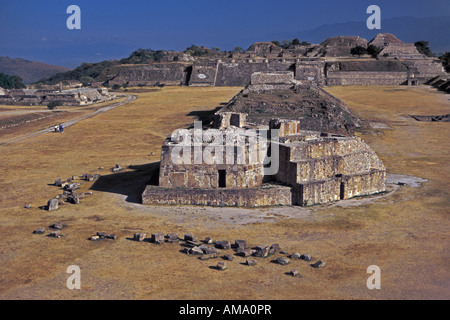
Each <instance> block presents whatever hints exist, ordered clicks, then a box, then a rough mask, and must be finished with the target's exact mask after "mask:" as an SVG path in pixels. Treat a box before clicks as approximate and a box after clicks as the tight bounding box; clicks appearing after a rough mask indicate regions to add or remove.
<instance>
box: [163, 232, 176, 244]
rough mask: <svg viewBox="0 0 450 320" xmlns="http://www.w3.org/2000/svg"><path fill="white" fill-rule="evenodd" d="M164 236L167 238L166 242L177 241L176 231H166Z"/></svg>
mask: <svg viewBox="0 0 450 320" xmlns="http://www.w3.org/2000/svg"><path fill="white" fill-rule="evenodd" d="M166 238H167V240H166V241H167V242H168V243H175V242H178V234H176V233H168V234H167V235H166Z"/></svg>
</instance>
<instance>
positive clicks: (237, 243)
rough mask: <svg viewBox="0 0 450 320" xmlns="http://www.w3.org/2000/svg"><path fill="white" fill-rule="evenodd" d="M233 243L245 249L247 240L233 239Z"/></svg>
mask: <svg viewBox="0 0 450 320" xmlns="http://www.w3.org/2000/svg"><path fill="white" fill-rule="evenodd" d="M234 245H235V247H236V248H242V249H247V241H245V240H242V239H237V240H235V241H234Z"/></svg>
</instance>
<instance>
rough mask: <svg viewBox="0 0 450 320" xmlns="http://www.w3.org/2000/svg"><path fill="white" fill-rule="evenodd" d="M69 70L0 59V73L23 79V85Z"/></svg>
mask: <svg viewBox="0 0 450 320" xmlns="http://www.w3.org/2000/svg"><path fill="white" fill-rule="evenodd" d="M69 70H70V69H69V68H64V67H60V66H54V65H49V64H46V63H43V62H38V61H28V60H24V59H21V58H9V57H0V72H2V73H6V74H8V75H15V76H19V77H21V78H22V79H23V82H24V83H33V82H36V81H38V80H41V79H43V78H48V77H51V76H53V75H55V74H57V73H60V72H66V71H69Z"/></svg>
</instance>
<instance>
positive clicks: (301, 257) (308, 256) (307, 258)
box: [300, 254, 312, 261]
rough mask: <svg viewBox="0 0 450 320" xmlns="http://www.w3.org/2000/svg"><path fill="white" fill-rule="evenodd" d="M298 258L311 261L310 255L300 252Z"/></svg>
mask: <svg viewBox="0 0 450 320" xmlns="http://www.w3.org/2000/svg"><path fill="white" fill-rule="evenodd" d="M300 259H302V260H305V261H311V259H312V258H311V256H310V255H309V254H302V255H301V256H300Z"/></svg>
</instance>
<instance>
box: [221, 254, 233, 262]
mask: <svg viewBox="0 0 450 320" xmlns="http://www.w3.org/2000/svg"><path fill="white" fill-rule="evenodd" d="M223 259H225V260H228V261H233V259H234V257H233V256H232V255H231V254H226V255H224V256H223Z"/></svg>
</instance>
